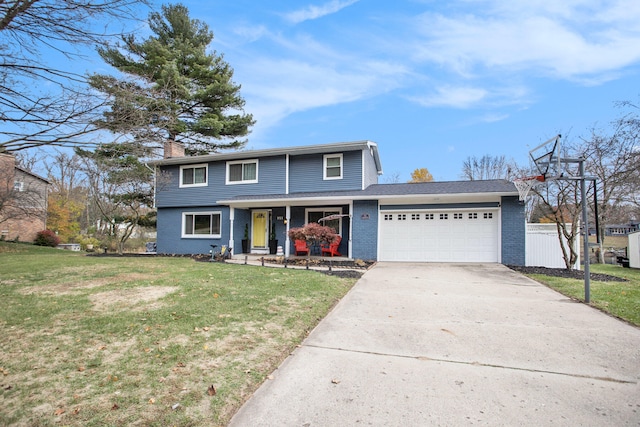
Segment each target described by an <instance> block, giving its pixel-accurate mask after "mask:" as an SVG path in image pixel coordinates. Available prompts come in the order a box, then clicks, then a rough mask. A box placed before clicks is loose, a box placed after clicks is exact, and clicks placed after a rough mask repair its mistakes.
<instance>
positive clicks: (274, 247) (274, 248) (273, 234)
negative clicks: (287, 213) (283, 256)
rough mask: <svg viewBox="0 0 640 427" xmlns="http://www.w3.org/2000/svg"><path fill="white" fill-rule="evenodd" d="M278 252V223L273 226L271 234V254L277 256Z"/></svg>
mask: <svg viewBox="0 0 640 427" xmlns="http://www.w3.org/2000/svg"><path fill="white" fill-rule="evenodd" d="M277 251H278V240H277V239H276V223H275V222H274V223H272V224H271V231H270V232H269V253H270V254H271V255H275V253H276V252H277Z"/></svg>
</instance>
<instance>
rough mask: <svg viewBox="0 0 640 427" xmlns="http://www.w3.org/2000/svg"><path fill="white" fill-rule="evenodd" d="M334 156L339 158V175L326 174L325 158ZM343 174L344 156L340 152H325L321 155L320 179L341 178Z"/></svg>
mask: <svg viewBox="0 0 640 427" xmlns="http://www.w3.org/2000/svg"><path fill="white" fill-rule="evenodd" d="M334 157H338V158H339V159H340V175H339V176H327V159H330V158H331V159H332V158H334ZM343 175H344V158H343V157H342V153H340V154H325V155H324V156H323V157H322V179H324V180H332V179H342V176H343Z"/></svg>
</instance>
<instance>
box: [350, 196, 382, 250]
mask: <svg viewBox="0 0 640 427" xmlns="http://www.w3.org/2000/svg"><path fill="white" fill-rule="evenodd" d="M351 220H352V221H353V228H352V229H353V242H352V244H353V248H352V250H351V255H352V257H353V258H355V259H362V260H376V259H378V202H377V201H376V200H365V201H360V200H357V201H354V202H353V215H352V218H351Z"/></svg>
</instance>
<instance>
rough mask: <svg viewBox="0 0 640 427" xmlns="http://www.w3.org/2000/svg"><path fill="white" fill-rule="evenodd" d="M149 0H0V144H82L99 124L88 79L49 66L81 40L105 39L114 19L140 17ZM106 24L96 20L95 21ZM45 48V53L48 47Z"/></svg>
mask: <svg viewBox="0 0 640 427" xmlns="http://www.w3.org/2000/svg"><path fill="white" fill-rule="evenodd" d="M146 4H147V0H97V1H92V2H87V1H82V0H65V1H60V0H5V1H0V50H2V61H0V123H2V124H3V126H2V127H1V128H0V129H1V130H0V150H2V151H17V150H24V149H27V148H32V147H37V146H41V145H54V146H55V145H57V146H65V145H78V144H80V145H82V144H84V143H85V142H84V141H86V140H87V137H86V135H87V134H88V133H90V132H92V131H93V130H94V128H93V127H92V126H91V125H90V121H91V120H92V118H93V117H94V116H93V113H94V112H97V111H96V110H97V109H98V108H99V106H100V102H99V101H97V99H96V98H93V97H91V96H88V92H87V90H86V87H87V85H86V79H85V77H84V76H83V75H81V74H79V73H78V72H76V71H70V70H65V69H62V68H60V67H55V66H52V64H51V63H50V61H48V59H49V58H50V57H51V56H52V55H61V56H63V57H64V58H66V59H67V60H70V61H73V60H75V59H78V58H79V57H81V56H82V54H81V48H82V47H85V46H90V47H95V46H97V45H103V44H104V43H105V41H106V40H108V39H110V38H111V36H115V35H116V34H115V32H114V34H111V33H110V31H109V26H110V25H111V24H112V23H113V22H114V21H120V20H123V19H137V15H138V13H137V12H136V6H138V5H146ZM100 22H102V23H105V22H106V24H102V27H99V26H98V23H100ZM45 53H46V54H45Z"/></svg>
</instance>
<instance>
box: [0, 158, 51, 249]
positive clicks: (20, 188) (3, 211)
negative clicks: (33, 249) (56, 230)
mask: <svg viewBox="0 0 640 427" xmlns="http://www.w3.org/2000/svg"><path fill="white" fill-rule="evenodd" d="M48 187H49V181H47V180H46V179H44V178H42V177H40V176H38V175H36V174H34V173H31V172H29V171H26V170H24V169H22V168H20V167H19V166H17V165H16V159H15V157H14V156H12V155H9V154H5V153H0V238H1V239H3V240H19V241H22V242H33V241H34V240H35V238H36V234H37V233H38V232H39V231H42V230H44V229H45V228H46V227H47V195H48Z"/></svg>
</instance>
